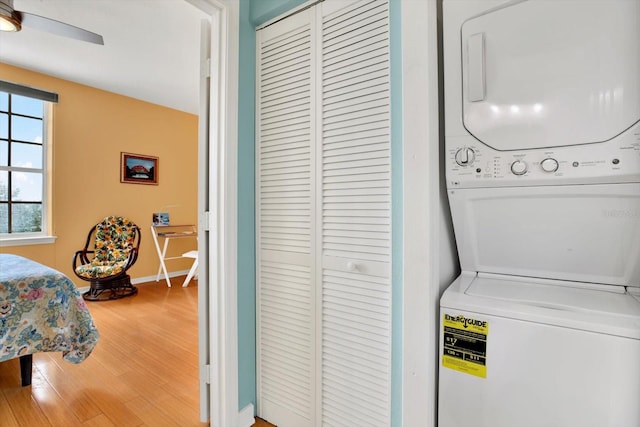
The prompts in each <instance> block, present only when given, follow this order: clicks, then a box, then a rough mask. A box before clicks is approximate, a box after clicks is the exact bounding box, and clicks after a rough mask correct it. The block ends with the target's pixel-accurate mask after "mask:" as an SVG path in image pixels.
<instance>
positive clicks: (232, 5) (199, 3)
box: [186, 0, 239, 427]
mask: <svg viewBox="0 0 640 427" xmlns="http://www.w3.org/2000/svg"><path fill="white" fill-rule="evenodd" d="M186 1H187V2H189V3H191V4H192V5H194V6H196V7H197V8H198V9H200V10H202V11H203V12H205V13H206V14H207V15H209V18H210V29H211V34H210V36H211V45H210V49H211V52H210V62H209V64H208V66H206V67H205V68H208V70H205V72H206V71H208V74H209V88H208V96H209V102H208V103H205V102H201V106H200V108H201V114H200V124H199V126H200V128H199V132H200V137H199V149H198V155H199V157H200V158H199V176H198V188H199V190H198V199H199V200H198V232H199V233H200V236H201V237H200V242H201V244H200V245H198V246H199V249H198V250H199V252H200V253H199V254H198V256H199V257H200V259H203V260H206V262H201V263H200V264H199V277H200V278H201V279H200V282H199V287H198V316H199V333H198V337H199V342H200V344H199V348H200V350H199V353H200V362H199V366H200V378H201V384H203V385H204V386H201V391H200V398H201V399H200V400H201V410H200V419H201V421H203V422H206V421H209V422H210V424H211V426H213V427H236V426H237V423H238V345H237V341H238V327H237V277H236V276H237V256H236V247H237V233H236V230H237V226H236V224H237V203H236V200H237V142H238V134H237V129H238V119H237V116H238V113H237V112H238V96H237V93H238V66H237V64H238V16H239V12H238V8H239V6H238V2H237V1H233V0H186ZM201 90H202V89H201ZM204 90H205V91H206V87H205V88H204ZM205 94H206V93H205ZM207 104H208V105H207ZM207 384H208V385H207Z"/></svg>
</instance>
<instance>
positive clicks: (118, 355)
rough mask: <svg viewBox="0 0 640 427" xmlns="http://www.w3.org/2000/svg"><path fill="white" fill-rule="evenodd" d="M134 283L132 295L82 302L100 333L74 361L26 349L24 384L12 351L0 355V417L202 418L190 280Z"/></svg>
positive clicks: (16, 420)
mask: <svg viewBox="0 0 640 427" xmlns="http://www.w3.org/2000/svg"><path fill="white" fill-rule="evenodd" d="M183 280H184V277H176V278H174V279H172V284H173V286H172V287H171V288H167V286H166V285H165V283H164V281H161V282H158V283H156V282H150V283H145V284H140V285H137V286H138V289H139V292H138V295H136V296H134V297H129V298H124V299H121V300H116V301H104V302H88V303H87V304H88V306H89V310H90V311H91V314H92V315H93V317H94V320H95V322H96V325H97V326H98V330H99V331H100V341H99V342H98V345H97V346H96V348H95V350H94V351H93V353H92V354H91V356H89V358H88V359H86V360H85V361H84V362H82V363H81V364H79V365H74V364H71V363H68V362H66V361H64V360H63V359H62V355H61V353H39V354H35V355H34V357H33V379H32V385H31V386H30V387H21V386H20V369H19V361H18V359H14V360H10V361H7V362H3V363H0V425H2V426H3V427H10V426H25V427H26V426H28V427H32V426H34V427H41V426H42V427H45V426H64V427H68V426H118V427H123V426H154V427H156V426H203V425H206V424H202V423H200V422H199V391H198V387H199V385H198V331H197V283H198V282H197V281H192V282H191V284H190V285H189V287H188V288H186V289H185V288H182V287H181V285H182V281H183Z"/></svg>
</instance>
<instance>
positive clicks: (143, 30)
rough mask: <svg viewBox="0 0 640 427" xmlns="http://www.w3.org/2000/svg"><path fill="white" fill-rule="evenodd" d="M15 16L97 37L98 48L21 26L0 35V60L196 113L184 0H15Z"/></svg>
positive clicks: (191, 23)
mask: <svg viewBox="0 0 640 427" xmlns="http://www.w3.org/2000/svg"><path fill="white" fill-rule="evenodd" d="M14 8H15V9H16V10H19V11H23V12H28V13H33V14H35V15H40V16H44V17H47V18H52V19H55V20H57V21H62V22H65V23H67V24H71V25H74V26H76V27H80V28H84V29H86V30H89V31H92V32H94V33H98V34H101V35H102V36H103V37H104V46H100V45H96V44H92V43H87V42H81V41H77V40H73V39H68V38H64V37H60V36H56V35H52V34H49V33H45V32H41V31H36V30H33V29H31V28H27V27H22V31H20V32H17V33H6V32H0V62H4V63H7V64H11V65H16V66H19V67H23V68H26V69H29V70H33V71H37V72H40V73H44V74H48V75H51V76H54V77H59V78H62V79H65V80H71V81H74V82H77V83H81V84H84V85H87V86H92V87H95V88H99V89H103V90H107V91H110V92H114V93H118V94H121V95H126V96H130V97H133V98H137V99H141V100H143V101H147V102H151V103H154V104H159V105H163V106H166V107H170V108H174V109H177V110H181V111H186V112H189V113H193V114H197V113H198V84H199V76H198V73H199V55H200V22H201V20H202V19H203V18H205V17H206V15H205V14H204V13H203V12H201V11H200V10H199V9H197V8H196V7H195V6H193V5H191V4H189V3H188V2H187V1H186V0H15V1H14Z"/></svg>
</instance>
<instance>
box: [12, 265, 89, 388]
mask: <svg viewBox="0 0 640 427" xmlns="http://www.w3.org/2000/svg"><path fill="white" fill-rule="evenodd" d="M98 338H99V333H98V330H97V328H96V326H95V324H94V322H93V318H92V317H91V314H90V313H89V310H88V309H87V306H86V304H85V301H84V299H82V296H81V295H80V293H79V292H78V290H77V289H76V286H75V284H74V283H73V282H72V281H71V279H69V278H68V277H67V276H65V275H64V274H62V273H60V272H59V271H57V270H54V269H52V268H49V267H47V266H44V265H42V264H40V263H37V262H35V261H32V260H29V259H27V258H23V257H21V256H18V255H12V254H0V362H3V361H6V360H9V359H14V358H16V357H19V358H20V371H21V377H22V385H23V386H26V385H29V384H31V365H32V355H33V354H34V353H39V352H62V358H63V359H64V360H66V361H68V362H71V363H80V362H82V361H83V360H85V359H86V358H87V357H89V355H90V354H91V352H92V351H93V349H94V347H95V345H96V343H97V342H98Z"/></svg>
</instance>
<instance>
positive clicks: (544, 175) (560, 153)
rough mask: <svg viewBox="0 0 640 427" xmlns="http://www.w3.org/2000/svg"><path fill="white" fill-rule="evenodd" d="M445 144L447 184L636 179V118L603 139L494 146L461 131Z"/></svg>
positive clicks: (639, 169)
mask: <svg viewBox="0 0 640 427" xmlns="http://www.w3.org/2000/svg"><path fill="white" fill-rule="evenodd" d="M447 147H448V150H447V153H446V156H447V186H448V187H449V188H473V187H495V186H501V187H502V186H530V185H563V184H576V183H582V184H588V183H592V184H595V183H603V184H604V183H621V182H640V123H638V124H636V125H635V126H633V127H632V128H631V129H628V130H627V131H626V132H624V133H623V134H622V135H620V136H618V137H617V138H615V139H614V140H612V141H608V142H603V143H594V144H584V145H577V146H570V147H552V148H540V149H534V150H517V151H498V150H495V149H493V148H491V147H488V146H486V145H485V144H483V143H481V142H479V141H478V140H476V139H475V138H473V137H472V136H470V135H468V136H467V135H465V136H448V137H447Z"/></svg>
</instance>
